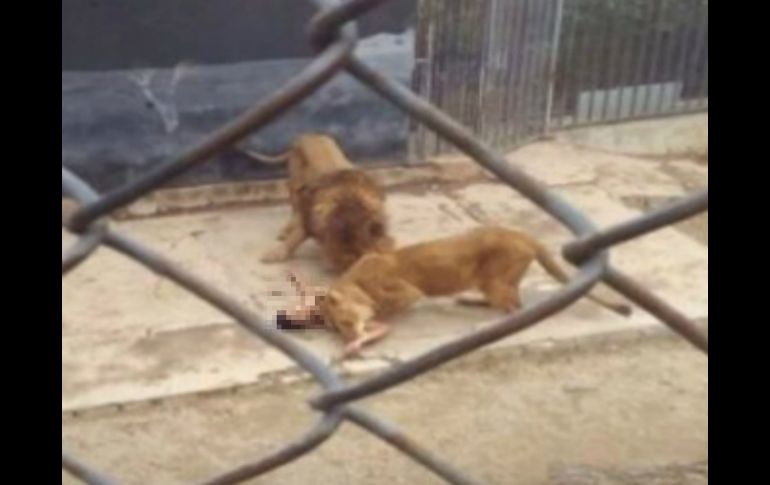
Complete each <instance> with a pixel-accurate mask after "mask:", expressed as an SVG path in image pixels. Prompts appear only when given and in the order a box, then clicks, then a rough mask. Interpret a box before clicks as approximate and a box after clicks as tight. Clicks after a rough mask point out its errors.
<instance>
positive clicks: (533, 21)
mask: <svg viewBox="0 0 770 485" xmlns="http://www.w3.org/2000/svg"><path fill="white" fill-rule="evenodd" d="M547 1H548V0H534V5H532V10H531V11H530V14H529V17H528V22H527V24H528V25H530V26H531V35H530V39H529V56H528V57H529V62H528V63H527V78H526V84H525V85H524V107H523V113H522V117H523V118H524V123H525V125H524V128H525V130H524V137H525V138H529V137H530V136H532V134H533V128H534V126H533V111H535V112H537V111H536V108H537V103H538V91H539V90H540V89H542V87H543V83H542V80H541V79H539V76H538V74H539V73H541V72H543V71H542V69H541V64H540V61H541V60H542V57H543V56H542V49H541V40H542V39H543V36H542V31H543V23H544V22H543V20H544V19H543V17H544V15H545V11H544V9H543V7H544V6H545V5H546V2H547ZM538 111H539V114H542V110H538ZM537 128H538V129H539V126H538V127H537Z"/></svg>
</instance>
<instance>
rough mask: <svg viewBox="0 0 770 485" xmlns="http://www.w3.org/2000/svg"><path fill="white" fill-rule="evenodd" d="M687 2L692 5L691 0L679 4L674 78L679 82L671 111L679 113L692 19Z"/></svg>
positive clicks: (685, 77) (685, 76) (684, 81)
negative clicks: (677, 53)
mask: <svg viewBox="0 0 770 485" xmlns="http://www.w3.org/2000/svg"><path fill="white" fill-rule="evenodd" d="M688 4H689V5H690V6H693V7H694V2H693V0H689V1H688V2H683V3H681V4H680V7H681V9H682V11H681V12H680V15H681V16H680V23H679V49H678V51H679V55H678V56H677V67H676V68H675V71H676V79H677V81H678V82H679V84H680V89H679V97H678V98H677V99H676V101H675V104H674V106H673V107H672V111H673V112H676V113H679V112H681V111H683V110H684V104H685V103H684V88H685V85H686V80H687V61H688V60H689V57H688V54H689V48H688V47H689V41H690V37H691V33H692V31H691V29H690V22H691V21H692V20H691V19H692V12H691V11H690V9H689V8H688Z"/></svg>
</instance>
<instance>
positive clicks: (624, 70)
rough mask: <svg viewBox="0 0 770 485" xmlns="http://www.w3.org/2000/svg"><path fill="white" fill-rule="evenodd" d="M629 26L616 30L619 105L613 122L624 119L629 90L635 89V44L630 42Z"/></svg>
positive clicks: (612, 117)
mask: <svg viewBox="0 0 770 485" xmlns="http://www.w3.org/2000/svg"><path fill="white" fill-rule="evenodd" d="M627 28H628V25H622V26H621V28H619V29H616V35H617V39H616V43H617V45H616V48H615V56H613V57H614V59H615V63H616V68H615V69H614V73H615V81H614V84H615V86H616V88H617V90H618V91H617V92H618V98H617V105H616V106H615V113H614V116H610V117H611V119H612V120H613V121H619V120H621V119H623V116H624V113H623V106H624V104H625V100H626V91H627V89H633V81H632V80H631V76H630V74H631V71H632V70H633V65H634V56H633V55H632V50H633V47H634V44H633V42H629V39H630V37H629V34H630V33H629V32H628V30H627Z"/></svg>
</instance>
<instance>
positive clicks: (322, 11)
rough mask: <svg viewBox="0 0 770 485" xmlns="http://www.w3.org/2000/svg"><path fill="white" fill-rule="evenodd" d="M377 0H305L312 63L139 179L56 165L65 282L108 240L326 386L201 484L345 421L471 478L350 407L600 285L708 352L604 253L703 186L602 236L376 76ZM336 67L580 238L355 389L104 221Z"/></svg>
mask: <svg viewBox="0 0 770 485" xmlns="http://www.w3.org/2000/svg"><path fill="white" fill-rule="evenodd" d="M384 1H385V0H351V1H349V2H345V3H343V2H342V1H340V0H313V3H314V4H315V5H316V7H317V8H318V15H317V16H316V17H315V18H314V19H313V20H312V21H311V22H310V41H311V43H312V45H313V47H314V48H315V50H316V52H317V57H316V58H315V60H313V61H312V62H311V63H310V64H309V65H308V66H307V67H306V68H305V69H304V71H302V72H301V73H299V74H298V75H297V76H296V77H295V78H294V79H293V80H292V81H291V82H289V83H288V84H286V85H285V86H283V87H282V88H279V89H277V90H276V92H275V93H274V95H273V96H271V97H270V98H268V99H266V100H263V101H261V102H259V103H257V105H256V106H255V107H254V108H253V109H251V110H249V111H248V112H247V113H245V114H244V115H242V116H241V117H239V118H238V119H236V120H234V121H233V122H231V123H229V124H227V125H226V126H224V127H223V128H222V129H220V130H219V131H217V132H216V133H214V134H212V135H211V136H210V137H208V138H206V139H205V140H204V141H203V142H202V143H200V144H199V145H197V146H195V147H193V148H192V149H191V150H189V151H187V152H185V153H183V154H182V155H181V156H179V157H178V158H177V159H174V160H169V161H168V162H167V163H165V164H163V165H162V166H161V167H160V168H158V169H155V170H152V171H150V172H148V173H147V174H145V175H144V176H142V177H141V178H140V179H138V180H136V181H135V182H132V183H130V184H127V185H126V186H124V187H121V188H118V189H116V190H114V191H112V192H110V193H107V194H103V195H99V194H97V193H95V192H94V191H93V190H92V189H91V188H90V187H89V186H88V185H87V184H86V183H85V182H83V181H82V180H81V179H79V178H78V177H76V176H75V175H74V174H72V173H71V172H70V171H69V170H67V169H66V168H64V167H62V194H63V195H64V196H68V197H71V198H73V199H75V200H77V201H78V202H79V203H80V204H81V208H80V209H79V210H78V212H77V213H76V214H75V215H74V216H73V217H71V218H70V219H69V220H68V221H62V223H63V225H64V226H66V228H67V229H68V230H69V231H70V232H72V233H73V234H75V235H77V236H78V240H77V242H76V243H75V244H74V245H73V246H72V247H71V248H70V249H69V250H67V251H65V252H63V254H62V277H64V276H66V275H67V274H68V273H69V272H71V271H73V270H74V269H76V268H77V267H78V265H79V264H81V263H82V262H83V261H85V260H87V259H88V257H89V256H90V255H92V254H93V252H94V251H96V250H97V249H98V248H100V247H102V246H104V247H108V248H110V249H112V250H114V251H117V252H119V253H121V254H123V255H125V256H126V257H128V258H131V259H133V260H134V261H136V262H138V263H140V264H142V265H144V266H145V267H146V268H147V269H148V270H150V271H153V272H155V273H157V274H158V275H160V276H163V277H165V278H168V279H169V280H171V281H173V282H175V283H176V284H177V285H179V286H180V287H182V288H184V289H185V290H187V291H188V292H190V293H191V294H193V295H196V296H197V297H199V298H201V299H202V300H204V301H206V302H207V303H209V304H211V305H212V306H214V307H216V308H218V309H219V310H221V311H222V312H224V313H225V314H227V315H229V316H230V317H232V318H233V319H234V321H235V322H237V323H238V324H239V325H241V326H243V327H244V328H245V329H247V330H248V331H249V332H251V333H252V334H253V335H254V336H255V337H256V338H260V339H263V340H264V341H266V342H267V343H269V344H270V345H272V346H274V347H276V348H277V349H279V350H280V351H282V352H283V353H284V354H285V355H287V356H288V357H289V358H291V359H292V360H293V361H294V362H296V364H297V365H298V366H299V367H300V368H302V369H304V370H305V371H306V372H307V373H308V374H309V375H310V376H312V378H314V379H315V380H316V381H317V382H318V383H319V384H321V386H322V387H323V389H324V392H323V393H322V394H321V395H319V396H315V397H313V398H311V399H309V404H310V405H311V406H312V407H313V408H315V409H316V410H317V411H318V412H319V414H320V415H319V419H318V421H317V423H316V424H315V426H314V427H312V428H311V429H309V430H308V431H307V432H306V434H304V435H303V436H300V437H297V438H295V439H294V440H292V441H287V443H285V444H284V445H283V446H281V447H278V448H277V449H276V450H275V451H274V452H273V453H271V454H270V455H268V456H265V457H262V458H259V459H256V460H254V461H253V462H250V463H246V464H243V465H242V466H239V467H237V468H234V469H232V470H228V471H225V472H223V473H222V474H220V475H217V476H215V477H211V478H209V479H207V480H204V481H203V482H201V483H205V484H210V485H214V484H216V485H223V484H232V483H240V482H243V481H245V480H248V479H251V478H254V477H256V476H259V475H263V474H265V473H268V472H270V471H271V470H275V469H276V468H279V467H282V466H285V465H287V464H288V463H290V462H292V461H293V460H296V459H298V458H300V457H301V456H303V455H305V454H307V453H309V452H311V451H312V450H314V449H315V448H316V447H318V446H319V445H321V444H322V443H323V442H324V441H326V440H327V439H328V438H329V437H330V436H332V435H333V434H334V433H335V431H336V430H337V429H338V428H339V426H340V425H341V424H342V423H343V422H344V421H349V422H351V423H354V424H356V425H358V426H359V427H361V428H363V429H365V430H367V431H369V432H370V433H372V434H373V435H375V436H377V437H378V438H380V439H382V440H383V441H385V442H386V443H388V444H390V445H391V446H393V447H394V448H396V449H398V450H400V451H401V452H402V453H404V454H405V455H407V456H408V457H410V458H411V459H412V460H414V461H415V463H418V464H420V465H422V466H424V467H426V468H427V469H429V470H431V471H432V472H433V473H435V474H436V475H437V476H438V477H441V478H442V479H444V480H445V481H447V482H449V483H453V484H471V483H478V482H476V481H475V480H473V479H471V478H470V477H468V476H466V475H465V474H464V473H463V472H462V471H460V470H457V469H456V468H455V467H453V466H452V465H450V464H449V463H447V462H446V461H444V460H442V459H441V458H440V457H439V456H438V455H436V454H434V453H433V452H431V451H430V450H428V449H427V448H425V447H423V446H421V445H419V444H417V443H416V442H414V441H412V440H411V439H410V438H408V437H407V436H406V435H405V434H404V433H403V432H402V431H401V430H400V429H399V428H398V427H396V426H395V425H393V424H390V423H386V422H385V421H383V420H381V419H380V418H378V417H375V416H373V415H371V414H370V413H368V412H366V411H365V410H364V409H362V408H361V407H358V406H356V405H354V404H353V402H354V401H356V400H358V399H361V398H364V397H366V396H370V395H372V394H376V393H378V392H382V391H385V390H387V389H389V388H391V387H393V386H396V385H398V384H400V383H403V382H405V381H408V380H410V379H414V378H416V377H418V376H420V375H421V374H423V373H425V372H427V371H429V370H431V369H434V368H436V367H438V366H440V365H442V364H444V363H446V362H448V361H450V360H452V359H455V358H457V357H460V356H462V355H464V354H467V353H469V352H471V351H473V350H476V349H478V348H480V347H483V346H485V345H487V344H490V343H492V342H495V341H497V340H500V339H502V338H505V337H508V336H511V335H513V334H515V333H517V332H520V331H522V330H524V329H526V328H529V327H531V326H533V325H536V324H538V323H541V322H543V321H544V320H545V319H547V318H548V317H549V316H550V315H553V314H555V313H556V312H558V311H560V310H562V309H564V308H566V307H568V306H570V305H572V304H573V303H575V302H576V301H577V300H579V299H580V298H581V297H583V296H584V295H585V294H586V293H587V292H588V291H589V290H590V289H591V288H592V287H593V286H594V285H595V284H596V283H598V282H599V281H602V280H603V281H605V282H606V283H608V284H609V285H611V286H613V287H614V288H615V289H616V290H618V291H619V292H621V293H622V294H624V295H625V296H626V297H628V298H629V299H630V300H632V301H634V302H636V303H637V304H638V305H640V306H641V307H642V308H644V309H645V310H647V311H648V312H649V313H651V314H652V315H655V316H656V317H657V318H659V319H660V320H661V321H662V322H663V323H664V324H666V325H668V326H669V327H670V328H671V329H673V330H674V331H676V332H678V333H679V334H680V335H681V336H682V337H683V338H685V339H687V340H688V341H689V342H691V343H692V344H693V345H694V346H696V347H697V348H699V349H700V350H702V351H703V352H706V353H707V352H708V338H707V336H706V335H705V334H704V332H702V331H701V329H699V328H698V327H697V325H696V324H695V323H694V322H693V321H691V320H690V319H688V318H687V317H686V316H684V315H682V314H681V313H679V312H678V311H677V310H676V309H675V308H673V307H671V306H670V305H669V304H667V303H666V302H665V301H663V300H661V299H660V298H659V297H657V296H655V295H653V294H652V293H650V292H649V291H648V290H647V289H645V288H644V287H643V286H641V285H640V284H638V283H636V282H635V281H634V280H633V279H632V278H630V277H629V276H626V275H624V274H622V273H621V272H619V271H618V270H616V269H614V268H612V267H611V266H610V264H609V261H608V252H607V251H608V249H609V248H611V247H612V246H613V245H615V244H618V243H621V242H623V241H626V240H628V239H631V238H635V237H640V236H643V235H644V234H647V233H649V232H651V231H654V230H656V229H659V228H661V227H664V226H667V225H670V224H673V223H675V222H677V221H679V220H682V219H683V218H686V217H689V216H692V215H694V214H696V213H699V212H703V211H706V210H708V192H707V191H704V192H703V193H699V194H696V195H695V196H693V197H689V198H686V199H685V200H683V201H681V202H679V203H677V204H674V205H673V206H671V207H668V208H663V209H660V210H658V211H655V212H653V213H651V214H649V215H645V216H641V217H639V218H637V219H634V220H631V221H628V222H626V223H624V224H621V225H618V226H617V227H614V228H609V229H606V230H604V231H599V230H598V229H597V228H596V227H595V226H594V224H593V223H592V222H591V221H590V219H588V217H587V216H586V215H585V214H582V213H581V212H580V211H578V210H577V209H576V208H575V207H573V206H572V205H571V204H569V203H568V202H567V201H566V200H564V199H562V198H561V197H560V196H558V195H557V194H555V193H553V192H552V191H550V190H549V189H548V188H546V187H545V186H543V185H542V184H541V183H539V182H538V181H536V180H534V179H532V178H530V177H529V176H528V175H526V174H525V173H524V172H522V171H521V170H519V169H518V168H516V167H515V166H512V165H510V164H509V163H507V162H506V160H505V159H504V158H503V157H502V156H501V155H500V154H499V153H497V152H495V151H494V150H492V149H490V148H489V147H488V146H487V145H486V144H485V143H483V142H482V141H481V140H480V139H479V138H478V137H476V136H474V134H473V133H472V132H471V131H469V130H468V129H466V128H464V127H463V126H462V125H460V124H459V123H457V122H456V121H455V120H453V119H452V118H450V117H448V116H447V115H445V114H444V113H442V112H441V111H440V110H439V109H437V108H436V107H434V106H432V105H431V104H430V103H429V102H427V101H426V100H424V99H422V98H421V97H419V96H418V95H416V94H415V93H414V92H412V91H411V90H410V89H408V88H406V87H404V86H402V85H401V84H399V83H397V82H395V81H392V80H390V79H387V78H385V77H383V76H382V75H380V74H379V73H378V72H376V71H375V70H373V69H372V68H370V67H369V66H368V65H366V64H365V63H364V62H362V61H361V60H360V59H359V58H358V57H356V55H355V54H354V48H355V46H356V19H357V18H358V17H360V16H361V15H363V14H364V13H366V12H368V11H370V10H372V9H374V8H375V7H377V6H378V5H379V4H381V3H383V2H384ZM343 71H346V72H347V73H348V74H350V75H352V76H353V77H354V78H356V79H358V80H359V81H360V82H361V83H363V84H364V85H366V86H368V87H369V88H371V89H373V90H374V91H375V92H377V93H379V94H380V95H381V96H382V97H384V98H385V99H387V100H389V101H390V102H391V103H393V104H394V105H395V106H397V107H398V108H400V109H401V110H403V111H404V112H405V113H406V114H408V115H409V116H410V117H412V118H413V119H414V120H415V121H416V122H419V123H421V124H422V125H423V126H425V127H426V128H428V129H430V130H432V131H433V132H434V133H435V134H436V135H437V136H438V137H440V138H441V139H442V140H443V141H444V142H445V143H451V144H452V145H453V146H454V147H456V148H457V149H458V150H460V151H462V152H463V153H465V154H467V155H468V156H470V157H471V158H473V159H474V160H475V161H476V162H478V163H479V164H481V165H482V166H483V167H485V168H487V169H488V170H489V171H491V172H492V173H494V174H496V175H497V176H498V177H499V178H500V179H502V180H503V181H505V182H506V183H508V184H509V185H510V186H511V187H513V188H514V189H516V190H517V191H519V192H520V193H522V194H523V195H525V196H526V197H528V198H529V199H530V200H531V201H532V202H534V203H535V204H536V205H538V206H539V207H540V208H541V209H542V210H544V211H546V212H547V213H548V214H550V215H551V216H552V217H554V218H555V219H556V220H558V221H560V222H561V223H562V224H563V225H565V226H566V227H567V228H568V229H569V230H570V231H571V232H572V233H574V234H575V236H576V238H577V239H576V240H575V241H574V242H572V243H570V244H568V245H567V246H566V247H565V249H564V255H565V257H566V258H567V259H568V260H569V261H571V262H572V263H574V264H575V265H577V267H578V269H579V271H578V272H577V274H576V275H575V276H574V277H573V278H572V279H571V280H570V282H569V283H568V284H567V285H566V286H564V287H563V288H562V289H560V290H559V291H556V292H555V293H554V294H553V295H551V296H550V297H549V298H548V299H546V300H544V301H541V302H538V303H536V304H533V305H531V306H530V307H527V308H525V309H523V310H522V311H519V312H517V313H515V314H512V315H509V316H507V317H505V318H503V319H501V320H500V321H499V322H497V323H495V324H493V325H491V326H489V327H487V328H485V329H483V330H480V331H478V332H476V333H473V334H471V335H468V336H466V337H463V338H460V339H457V340H455V341H453V342H450V343H447V344H445V345H442V346H439V347H438V348H436V349H434V350H431V351H429V352H427V353H425V354H424V355H421V356H418V357H417V358H415V359H412V360H410V361H408V362H405V363H403V364H401V365H399V366H397V367H394V368H392V369H390V370H388V371H385V372H383V373H381V374H380V375H377V376H375V377H373V378H370V379H368V380H365V381H363V382H360V383H357V384H349V383H347V382H345V381H344V380H343V379H342V378H341V377H340V376H339V375H337V374H336V373H335V372H334V371H333V370H332V369H331V368H329V367H327V366H326V365H325V364H324V363H322V361H321V360H320V359H318V358H317V357H316V356H315V355H313V354H312V353H311V352H309V351H308V350H307V349H305V348H304V347H303V346H302V345H300V344H299V343H297V342H296V341H295V340H293V339H292V338H290V337H287V336H286V335H284V334H282V333H281V332H280V331H278V330H276V329H275V327H274V326H273V325H270V323H269V322H267V321H265V320H264V319H263V318H261V317H260V316H259V315H256V314H254V313H252V312H250V311H249V310H247V309H246V308H244V307H242V306H241V305H240V304H238V303H237V302H236V301H235V300H234V299H233V298H231V297H229V296H228V295H226V294H224V293H223V292H221V291H220V290H219V289H218V288H216V287H214V286H212V285H210V284H208V283H207V282H206V281H204V280H203V279H201V278H199V277H197V276H196V275H194V274H191V273H190V272H188V271H186V270H184V269H182V268H181V267H180V266H178V265H177V264H175V263H174V262H172V261H170V260H168V259H166V258H165V257H163V256H161V255H159V254H157V253H155V252H153V251H152V250H150V249H149V248H146V247H144V246H143V245H142V244H139V243H137V242H135V241H133V240H132V239H130V238H128V237H126V236H124V235H121V234H119V233H117V232H115V231H113V230H112V229H110V228H109V225H108V223H107V222H106V217H107V216H108V215H109V214H110V213H111V212H113V211H114V210H116V209H118V208H120V207H123V206H125V205H126V204H129V203H131V202H133V201H135V200H137V199H138V198H140V197H142V196H144V195H146V194H148V193H149V192H151V191H153V190H155V189H158V188H159V187H161V186H162V185H163V184H164V183H166V182H169V181H170V180H171V179H173V178H174V177H177V176H179V175H181V174H183V173H184V172H186V171H187V170H189V169H191V168H192V167H194V166H196V165H198V164H201V163H205V162H206V161H208V160H209V159H211V158H212V157H213V156H215V155H216V154H217V153H220V152H221V151H223V150H226V149H227V148H228V147H230V146H232V145H234V144H235V143H237V142H238V141H240V140H242V139H243V138H244V137H246V136H248V135H249V134H251V133H253V132H254V131H256V130H258V129H259V128H262V127H264V126H265V125H266V124H268V123H269V122H270V121H272V120H274V119H276V118H278V117H279V116H281V115H282V114H284V113H286V112H287V111H288V110H289V109H291V108H292V107H293V106H295V105H296V104H297V103H299V102H301V101H302V100H303V99H304V98H305V97H307V96H308V95H310V94H312V93H313V92H314V91H315V90H317V89H318V88H319V87H321V86H322V85H323V84H324V83H325V82H326V81H328V80H329V79H330V78H331V77H333V76H334V75H336V74H337V73H340V72H343ZM62 468H63V469H65V470H67V471H68V472H69V473H70V474H72V475H73V476H75V477H77V478H79V479H80V480H82V481H83V482H85V483H90V484H112V483H118V482H117V480H115V479H113V478H111V477H109V476H107V475H106V474H104V473H103V472H101V471H97V470H95V469H94V468H92V466H91V465H88V464H86V463H85V462H83V461H81V460H79V459H76V458H74V457H73V456H71V455H70V454H69V453H68V452H67V451H66V450H65V449H64V447H62Z"/></svg>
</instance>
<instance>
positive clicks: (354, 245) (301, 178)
mask: <svg viewBox="0 0 770 485" xmlns="http://www.w3.org/2000/svg"><path fill="white" fill-rule="evenodd" d="M250 156H253V157H254V158H259V159H267V160H271V161H274V162H276V161H280V160H283V159H285V160H287V162H288V169H289V181H288V185H289V198H290V202H291V206H292V216H291V219H290V221H289V222H288V223H287V224H286V226H285V227H284V229H283V230H282V231H281V233H280V235H279V236H278V239H279V240H280V241H281V244H280V245H279V246H277V247H276V248H274V249H272V250H271V251H270V252H268V253H267V254H265V255H264V257H263V258H262V261H263V262H267V263H274V262H280V261H286V260H288V259H290V258H291V257H292V256H293V254H294V252H295V251H296V250H297V248H298V247H299V246H300V245H301V244H302V243H303V242H304V241H306V240H307V239H308V238H314V239H315V240H316V241H317V242H318V243H319V245H320V246H321V249H322V251H323V253H324V255H325V256H326V258H327V259H328V260H329V261H330V262H331V263H332V265H333V266H334V267H335V269H337V270H340V271H341V270H345V269H347V268H348V267H349V266H350V265H352V264H353V263H355V262H356V261H357V260H358V258H360V257H361V255H363V254H365V253H367V252H369V251H381V250H389V249H392V248H393V240H392V239H391V238H390V236H389V235H388V227H387V218H386V216H385V193H384V191H383V190H382V189H381V188H380V187H379V186H378V185H377V184H376V183H375V182H374V181H373V180H372V179H371V177H369V176H368V175H366V174H365V173H363V172H361V171H360V170H357V169H355V168H354V166H353V164H352V163H350V161H349V160H348V159H347V157H346V156H345V154H344V153H343V152H342V150H341V149H340V147H339V145H338V144H337V143H336V142H335V141H334V139H333V138H330V137H328V136H325V135H314V134H308V135H302V136H299V137H298V138H297V139H296V140H295V142H294V144H293V146H292V149H291V150H289V151H288V152H286V153H285V154H283V155H278V156H275V157H268V156H265V155H261V154H255V153H250Z"/></svg>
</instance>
